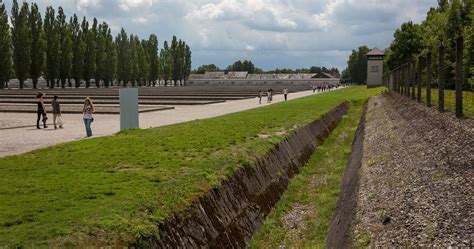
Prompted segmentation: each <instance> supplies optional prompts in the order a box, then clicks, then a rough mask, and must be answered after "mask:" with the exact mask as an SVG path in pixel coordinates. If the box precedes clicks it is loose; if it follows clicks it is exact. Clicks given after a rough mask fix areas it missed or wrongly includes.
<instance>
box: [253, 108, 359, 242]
mask: <svg viewBox="0 0 474 249" xmlns="http://www.w3.org/2000/svg"><path fill="white" fill-rule="evenodd" d="M364 103H365V101H363V100H359V101H353V102H351V105H350V109H349V111H348V113H347V115H345V116H344V117H343V119H342V121H341V123H339V125H338V127H337V128H336V129H335V130H334V131H333V132H332V134H331V135H330V136H329V137H328V138H327V139H326V140H325V142H324V143H323V144H322V146H319V147H318V148H317V149H316V152H315V153H314V154H313V156H312V157H311V159H310V160H309V161H308V163H307V164H306V165H305V166H304V167H303V169H302V171H301V173H300V174H298V175H297V176H295V177H294V178H293V180H292V181H291V183H290V185H289V187H288V190H287V191H286V192H285V193H284V195H283V196H282V198H281V200H280V201H279V202H278V204H277V205H276V207H275V208H274V209H273V210H272V212H271V213H270V215H269V216H268V217H267V219H266V221H265V223H264V225H263V226H262V227H261V229H260V230H259V232H258V233H257V235H256V236H254V238H253V240H252V242H251V246H250V247H251V248H281V246H283V248H325V239H326V235H327V231H328V228H329V225H330V224H331V219H332V214H333V211H334V209H335V208H336V204H337V200H338V198H339V192H340V191H341V189H340V187H341V180H342V175H343V174H344V169H345V165H346V162H347V159H348V157H349V154H350V152H351V146H352V140H353V138H354V135H355V132H356V130H357V127H358V124H359V120H360V117H361V115H362V112H363V106H364Z"/></svg>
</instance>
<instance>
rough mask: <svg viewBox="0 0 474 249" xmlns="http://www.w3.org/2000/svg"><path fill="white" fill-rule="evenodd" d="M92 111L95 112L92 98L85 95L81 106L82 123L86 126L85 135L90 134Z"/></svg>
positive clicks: (89, 135) (92, 119)
mask: <svg viewBox="0 0 474 249" xmlns="http://www.w3.org/2000/svg"><path fill="white" fill-rule="evenodd" d="M94 112H95V107H94V103H92V100H91V99H90V98H89V97H87V98H86V99H85V100H84V106H83V107H82V113H83V118H84V125H85V126H86V135H87V137H91V136H92V129H91V123H92V122H93V121H94V118H93V117H92V113H94Z"/></svg>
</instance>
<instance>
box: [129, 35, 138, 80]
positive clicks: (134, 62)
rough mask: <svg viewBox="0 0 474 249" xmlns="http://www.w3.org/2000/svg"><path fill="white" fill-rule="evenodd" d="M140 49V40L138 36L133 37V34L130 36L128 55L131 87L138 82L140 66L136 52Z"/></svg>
mask: <svg viewBox="0 0 474 249" xmlns="http://www.w3.org/2000/svg"><path fill="white" fill-rule="evenodd" d="M139 47H140V40H139V39H138V36H134V35H133V34H131V35H130V50H129V51H130V53H129V60H130V65H131V67H130V72H131V73H130V77H131V82H132V87H134V86H135V84H136V83H138V82H139V80H140V65H139V57H138V50H139Z"/></svg>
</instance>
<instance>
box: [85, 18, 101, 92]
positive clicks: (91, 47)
mask: <svg viewBox="0 0 474 249" xmlns="http://www.w3.org/2000/svg"><path fill="white" fill-rule="evenodd" d="M97 25H98V23H97V19H96V18H94V20H93V22H92V27H91V28H89V22H88V21H87V20H86V18H85V17H84V19H83V20H82V33H83V35H84V38H85V39H84V42H85V45H86V46H85V47H86V51H85V55H84V74H83V79H84V80H85V81H86V88H89V87H90V86H91V79H92V78H93V77H94V75H95V72H96V69H97V67H96V56H97V54H96V38H97Z"/></svg>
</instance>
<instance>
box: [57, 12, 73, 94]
mask: <svg viewBox="0 0 474 249" xmlns="http://www.w3.org/2000/svg"><path fill="white" fill-rule="evenodd" d="M57 21H58V32H59V43H60V55H59V57H60V63H59V78H60V80H61V87H62V88H64V87H65V86H66V81H68V82H69V86H71V81H70V79H71V70H72V60H73V51H72V50H73V43H72V34H71V29H70V26H69V25H68V23H67V22H66V15H65V14H64V11H63V8H61V7H59V8H58V16H57Z"/></svg>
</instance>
